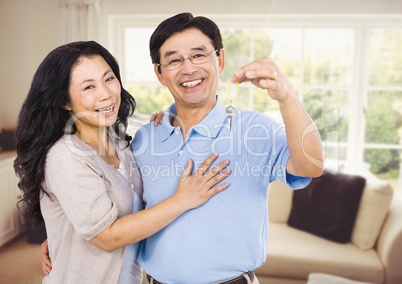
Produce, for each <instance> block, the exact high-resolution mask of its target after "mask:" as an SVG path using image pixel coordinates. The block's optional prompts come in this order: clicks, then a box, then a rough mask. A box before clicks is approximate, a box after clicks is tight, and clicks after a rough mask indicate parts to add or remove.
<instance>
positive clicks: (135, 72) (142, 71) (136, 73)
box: [122, 28, 158, 83]
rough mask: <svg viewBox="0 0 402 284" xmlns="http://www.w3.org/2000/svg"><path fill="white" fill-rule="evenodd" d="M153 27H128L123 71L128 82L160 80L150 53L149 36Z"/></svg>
mask: <svg viewBox="0 0 402 284" xmlns="http://www.w3.org/2000/svg"><path fill="white" fill-rule="evenodd" d="M153 31H154V29H153V28H126V29H125V30H124V32H125V49H124V51H125V53H124V58H125V62H124V63H125V64H124V67H125V69H124V70H123V72H122V75H123V76H124V78H125V80H124V81H126V82H139V83H146V82H158V80H157V78H156V76H155V73H154V68H153V65H152V61H151V56H150V55H149V46H148V43H149V38H150V37H151V34H152V33H153Z"/></svg>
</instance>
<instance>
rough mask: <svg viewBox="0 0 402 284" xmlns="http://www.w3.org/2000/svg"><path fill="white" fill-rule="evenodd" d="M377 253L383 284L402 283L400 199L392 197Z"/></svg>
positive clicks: (396, 195)
mask: <svg viewBox="0 0 402 284" xmlns="http://www.w3.org/2000/svg"><path fill="white" fill-rule="evenodd" d="M377 251H378V255H379V257H380V259H381V262H382V263H383V265H384V269H385V282H384V283H385V284H392V283H402V270H401V268H400V261H401V256H402V198H401V196H399V195H398V194H395V195H394V198H393V200H392V204H391V207H390V210H389V212H388V215H387V218H386V220H385V222H384V226H383V228H382V230H381V233H380V236H379V239H378V242H377Z"/></svg>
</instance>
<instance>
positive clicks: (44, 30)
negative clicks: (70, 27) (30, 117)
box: [0, 0, 61, 127]
mask: <svg viewBox="0 0 402 284" xmlns="http://www.w3.org/2000/svg"><path fill="white" fill-rule="evenodd" d="M60 15H61V11H60V8H59V7H58V5H57V4H56V3H55V1H54V0H34V1H32V0H0V39H1V47H0V50H1V52H0V63H1V66H0V127H4V126H9V125H11V126H14V125H15V122H16V119H17V116H18V112H19V109H20V107H21V104H22V102H23V100H24V98H25V96H26V94H27V91H28V89H29V86H30V83H31V79H32V77H33V74H34V72H35V70H36V68H37V67H38V65H39V64H40V62H41V61H42V59H43V58H44V57H45V56H46V54H47V53H48V52H49V51H50V50H51V49H53V48H54V47H56V46H57V45H58V40H59V37H58V34H59V26H60V22H59V18H60Z"/></svg>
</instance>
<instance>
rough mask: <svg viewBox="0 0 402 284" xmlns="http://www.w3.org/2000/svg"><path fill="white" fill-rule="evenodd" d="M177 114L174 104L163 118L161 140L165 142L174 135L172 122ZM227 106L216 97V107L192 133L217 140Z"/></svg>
mask: <svg viewBox="0 0 402 284" xmlns="http://www.w3.org/2000/svg"><path fill="white" fill-rule="evenodd" d="M176 114H177V109H176V104H172V105H171V106H170V107H169V108H168V109H167V110H166V111H165V115H164V117H163V121H162V125H159V126H158V127H161V130H160V131H161V136H160V137H161V140H162V141H165V140H166V139H168V138H169V137H170V135H172V134H173V132H174V131H175V127H174V126H172V124H171V121H172V119H173V117H174V116H175V115H176ZM225 119H226V116H225V106H224V105H223V104H222V102H221V101H220V100H219V97H218V96H217V97H216V103H215V106H214V107H213V108H212V110H211V111H210V112H209V113H208V115H207V116H206V117H204V119H203V120H201V122H200V123H199V124H197V125H196V126H194V127H193V130H192V131H196V132H197V133H198V134H200V135H203V136H205V137H210V138H215V137H217V136H218V134H219V132H220V131H221V129H222V127H223V126H224V123H225Z"/></svg>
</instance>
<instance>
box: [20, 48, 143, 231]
mask: <svg viewBox="0 0 402 284" xmlns="http://www.w3.org/2000/svg"><path fill="white" fill-rule="evenodd" d="M96 55H100V56H102V57H103V58H104V59H105V61H106V62H107V63H108V64H109V66H110V67H111V68H112V70H113V72H114V74H115V75H116V77H117V79H118V80H119V82H120V84H121V94H120V95H121V105H120V109H119V112H118V118H117V121H116V123H115V124H114V125H113V130H114V131H115V132H116V133H117V134H118V135H119V136H120V137H122V138H124V139H126V140H127V146H128V144H129V141H130V139H131V137H129V136H128V135H127V134H126V128H127V123H128V117H129V116H131V115H132V114H133V112H134V110H135V100H134V98H133V97H132V96H131V95H130V94H129V93H128V92H127V91H126V90H125V89H124V88H123V85H122V82H121V77H120V70H119V65H118V63H117V61H116V59H115V58H114V57H113V56H112V55H111V54H110V53H109V51H107V50H106V49H105V48H104V47H103V46H101V45H100V44H98V43H96V42H94V41H80V42H72V43H69V44H66V45H63V46H60V47H58V48H56V49H54V50H53V51H51V52H50V53H49V54H48V55H47V56H46V58H45V59H44V60H43V61H42V63H41V64H40V65H39V67H38V69H37V71H36V72H35V75H34V77H33V80H32V84H31V88H30V90H29V92H28V96H27V97H26V99H25V101H24V103H23V105H22V108H21V111H20V114H19V117H18V121H17V128H16V138H17V158H16V159H15V161H14V169H15V172H16V174H17V175H18V177H19V178H20V181H19V183H18V186H19V188H20V189H21V190H22V193H23V199H22V201H23V204H24V206H23V213H24V215H25V217H26V218H27V219H28V220H29V221H31V224H33V225H38V224H40V223H41V222H43V217H42V214H41V211H40V203H39V200H40V198H41V197H42V195H43V194H46V195H48V193H47V192H46V190H45V189H44V188H43V186H42V183H43V181H44V178H45V162H46V156H47V153H48V151H49V149H50V148H51V147H52V146H53V145H54V144H55V143H56V141H57V140H59V139H60V138H61V137H62V135H63V134H64V133H65V128H66V124H67V122H68V121H69V119H70V114H69V112H68V111H67V110H65V109H64V106H65V105H66V104H68V103H70V99H71V98H70V94H69V86H70V81H71V72H72V70H73V68H74V67H75V66H76V65H77V64H78V63H79V61H80V59H81V58H83V57H93V56H96ZM70 131H71V134H73V133H75V131H76V126H75V125H74V124H73V125H72V127H70Z"/></svg>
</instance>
